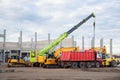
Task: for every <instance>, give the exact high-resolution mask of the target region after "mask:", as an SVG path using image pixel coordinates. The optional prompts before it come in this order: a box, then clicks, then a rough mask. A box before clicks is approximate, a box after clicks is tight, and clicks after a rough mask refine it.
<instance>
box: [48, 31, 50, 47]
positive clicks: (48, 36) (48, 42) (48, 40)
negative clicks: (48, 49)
mask: <svg viewBox="0 0 120 80" xmlns="http://www.w3.org/2000/svg"><path fill="white" fill-rule="evenodd" d="M49 44H50V33H48V45H49Z"/></svg>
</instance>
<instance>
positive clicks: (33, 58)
mask: <svg viewBox="0 0 120 80" xmlns="http://www.w3.org/2000/svg"><path fill="white" fill-rule="evenodd" d="M91 17H93V18H95V15H94V13H91V14H90V15H89V16H88V17H86V18H85V19H83V20H82V21H81V22H79V23H78V24H77V25H75V26H74V27H72V28H71V29H70V30H68V31H67V32H64V33H63V34H61V35H60V37H58V38H57V39H56V40H55V41H54V42H52V43H51V44H49V45H48V46H47V47H45V48H44V49H42V50H41V51H39V50H34V51H31V52H30V62H31V63H33V66H43V65H44V66H46V65H56V64H57V61H56V59H55V58H51V57H49V55H52V54H53V52H52V53H48V52H49V51H50V50H51V49H52V48H54V47H55V46H57V45H58V44H59V43H60V42H61V41H62V40H63V39H65V38H67V37H68V35H69V34H70V33H72V32H73V31H75V30H76V29H77V28H78V27H80V26H81V25H82V24H83V23H85V22H86V21H87V20H88V19H90V18H91Z"/></svg>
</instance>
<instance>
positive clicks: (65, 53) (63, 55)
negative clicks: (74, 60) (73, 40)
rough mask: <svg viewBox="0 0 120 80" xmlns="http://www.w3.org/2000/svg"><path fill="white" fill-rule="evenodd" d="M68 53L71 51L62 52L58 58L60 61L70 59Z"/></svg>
mask: <svg viewBox="0 0 120 80" xmlns="http://www.w3.org/2000/svg"><path fill="white" fill-rule="evenodd" d="M70 55H71V52H63V53H62V55H61V57H60V60H61V61H68V60H70Z"/></svg>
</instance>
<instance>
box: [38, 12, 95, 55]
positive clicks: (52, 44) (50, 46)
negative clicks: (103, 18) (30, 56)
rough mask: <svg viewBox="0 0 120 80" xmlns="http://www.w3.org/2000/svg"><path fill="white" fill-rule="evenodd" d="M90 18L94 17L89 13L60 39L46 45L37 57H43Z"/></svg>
mask: <svg viewBox="0 0 120 80" xmlns="http://www.w3.org/2000/svg"><path fill="white" fill-rule="evenodd" d="M91 17H93V18H94V17H95V15H94V13H91V14H90V15H89V16H88V17H86V18H85V19H83V20H82V21H81V22H79V23H78V24H77V25H75V26H74V27H73V28H71V29H70V30H68V31H67V32H64V33H63V34H61V35H60V37H58V38H57V39H56V40H55V41H54V42H52V43H51V44H50V45H48V46H47V47H45V48H44V49H42V50H41V51H40V52H39V54H38V55H39V56H42V55H44V54H45V53H46V52H48V51H49V50H50V49H52V48H53V47H54V46H56V45H58V44H59V43H60V42H61V41H62V40H63V39H65V38H66V37H67V36H68V35H69V34H70V33H72V32H73V31H75V30H76V29H77V28H78V27H80V26H81V25H82V24H83V23H85V22H86V21H87V20H88V19H90V18H91Z"/></svg>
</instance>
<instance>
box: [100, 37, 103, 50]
mask: <svg viewBox="0 0 120 80" xmlns="http://www.w3.org/2000/svg"><path fill="white" fill-rule="evenodd" d="M102 47H103V38H101V39H100V48H102Z"/></svg>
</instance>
